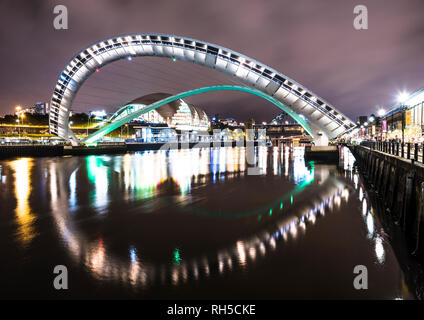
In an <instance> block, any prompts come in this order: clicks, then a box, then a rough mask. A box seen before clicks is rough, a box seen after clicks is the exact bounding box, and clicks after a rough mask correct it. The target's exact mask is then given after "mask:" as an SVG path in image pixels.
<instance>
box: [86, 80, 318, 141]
mask: <svg viewBox="0 0 424 320" xmlns="http://www.w3.org/2000/svg"><path fill="white" fill-rule="evenodd" d="M228 90H231V91H241V92H248V93H251V94H254V95H256V96H258V97H261V98H263V99H266V100H268V101H269V102H271V103H273V104H275V105H276V106H277V107H279V108H280V109H281V110H283V111H285V112H287V113H288V114H289V115H290V116H291V117H292V118H293V119H294V120H296V121H297V122H298V123H299V124H300V125H301V126H302V127H303V128H304V129H305V130H306V132H308V133H309V134H310V136H311V137H312V138H314V134H313V131H312V129H311V128H310V127H309V125H308V124H307V123H306V121H305V120H303V119H302V118H301V117H300V116H299V115H298V114H297V113H296V112H294V111H293V110H291V109H290V108H287V107H286V106H285V105H284V104H283V103H282V102H281V101H278V100H277V99H275V98H273V97H271V96H269V95H267V94H266V93H263V92H262V91H259V90H256V89H252V88H249V87H241V86H228V85H223V86H210V87H203V88H199V89H194V90H189V91H185V92H181V93H178V94H176V95H173V96H170V97H167V98H165V99H162V100H159V101H156V102H155V103H152V104H150V105H148V106H146V107H145V108H142V109H139V110H137V111H134V112H132V113H130V114H128V115H126V116H124V117H122V118H120V119H119V120H118V121H115V122H112V123H111V124H108V125H107V126H105V127H103V128H101V129H99V130H97V131H96V132H94V133H93V134H91V135H90V136H88V137H87V138H86V139H85V140H84V143H94V142H96V141H97V140H98V139H100V138H101V137H103V136H104V135H106V134H108V133H109V132H112V131H113V130H115V129H117V128H119V127H120V126H122V125H123V124H125V123H127V122H129V121H131V120H133V119H135V118H138V117H139V116H140V115H142V114H143V113H147V112H149V111H152V110H154V109H157V108H159V107H160V106H163V105H165V104H168V103H170V102H172V101H175V100H179V99H183V98H186V97H189V96H193V95H196V94H200V93H205V92H211V91H228ZM123 108H125V107H123ZM121 109H122V108H121Z"/></svg>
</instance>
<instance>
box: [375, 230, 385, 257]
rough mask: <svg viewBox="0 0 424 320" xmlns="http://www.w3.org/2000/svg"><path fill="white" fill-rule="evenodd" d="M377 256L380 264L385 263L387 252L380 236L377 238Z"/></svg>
mask: <svg viewBox="0 0 424 320" xmlns="http://www.w3.org/2000/svg"><path fill="white" fill-rule="evenodd" d="M375 256H376V258H377V260H378V262H379V263H380V264H383V263H384V260H385V256H386V252H385V251H384V246H383V241H382V239H381V237H380V236H377V237H376V238H375Z"/></svg>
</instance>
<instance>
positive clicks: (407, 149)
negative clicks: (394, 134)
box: [361, 141, 424, 164]
mask: <svg viewBox="0 0 424 320" xmlns="http://www.w3.org/2000/svg"><path fill="white" fill-rule="evenodd" d="M361 145H362V146H364V147H368V148H370V149H371V150H377V151H381V152H384V153H388V154H391V155H394V156H396V157H401V158H404V159H407V160H411V161H413V162H414V161H417V162H421V163H423V164H424V156H423V152H424V143H413V142H405V143H403V142H391V141H362V142H361Z"/></svg>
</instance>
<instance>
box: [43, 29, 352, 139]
mask: <svg viewBox="0 0 424 320" xmlns="http://www.w3.org/2000/svg"><path fill="white" fill-rule="evenodd" d="M130 56H131V57H135V56H156V57H165V58H171V59H175V60H176V59H178V60H182V61H189V62H193V63H196V64H199V65H203V66H205V67H209V68H212V69H216V70H218V71H221V72H224V73H226V74H229V75H231V76H234V77H236V78H237V79H238V80H240V81H241V82H243V83H244V84H246V86H247V87H249V88H250V89H252V90H253V89H256V90H258V91H260V92H262V93H263V94H266V95H268V96H269V97H272V98H273V99H275V100H278V101H280V102H281V103H282V104H283V105H284V106H286V107H287V109H290V110H291V111H292V112H291V113H296V114H302V115H303V116H304V117H305V118H306V119H307V120H308V124H309V126H310V128H311V130H312V132H313V136H314V138H315V139H314V140H315V143H316V144H317V145H326V144H328V140H329V139H332V138H335V137H337V136H339V135H341V134H343V133H345V132H347V131H349V130H351V129H352V128H354V127H355V126H356V125H355V123H354V122H353V121H352V120H350V119H349V118H348V117H347V116H345V115H343V114H342V113H341V112H340V111H338V110H336V108H334V107H333V106H331V105H330V104H329V103H328V102H326V101H325V100H324V99H322V98H320V97H319V96H318V95H316V94H314V93H313V92H311V91H310V90H308V89H307V88H305V87H304V86H302V85H300V84H299V83H297V82H295V81H294V80H292V79H290V78H288V77H287V76H285V75H283V74H281V73H279V72H277V71H276V70H274V69H272V68H270V67H268V66H266V65H264V64H262V63H260V62H258V61H255V60H253V59H251V58H249V57H247V56H245V55H242V54H240V53H237V52H235V51H232V50H230V49H227V48H224V47H221V46H218V45H215V44H211V43H207V42H203V41H199V40H196V39H191V38H186V37H180V36H174V35H168V34H131V35H125V36H118V37H113V38H109V39H105V40H102V41H100V42H97V43H95V44H93V45H91V46H89V47H87V48H86V49H84V50H82V51H81V52H79V53H78V54H77V55H75V56H74V57H73V58H72V59H71V61H70V62H69V63H68V64H67V65H66V67H65V68H64V70H63V71H62V72H61V74H60V75H59V78H58V80H57V83H56V85H55V88H54V92H53V95H52V99H51V104H50V106H51V107H50V118H49V126H50V132H51V133H52V134H55V135H57V136H59V137H61V138H64V139H69V140H71V141H73V142H74V143H77V139H76V137H75V135H74V134H73V133H72V131H71V130H70V128H69V114H70V110H71V106H72V102H73V100H74V98H75V96H76V94H77V92H78V90H79V88H80V87H81V86H82V85H83V83H84V82H85V80H86V79H87V78H88V77H89V76H90V75H91V74H92V73H94V72H95V71H96V70H98V69H100V68H101V67H103V66H104V65H107V64H109V63H111V62H113V61H116V60H120V59H124V58H127V57H130ZM296 120H297V119H296Z"/></svg>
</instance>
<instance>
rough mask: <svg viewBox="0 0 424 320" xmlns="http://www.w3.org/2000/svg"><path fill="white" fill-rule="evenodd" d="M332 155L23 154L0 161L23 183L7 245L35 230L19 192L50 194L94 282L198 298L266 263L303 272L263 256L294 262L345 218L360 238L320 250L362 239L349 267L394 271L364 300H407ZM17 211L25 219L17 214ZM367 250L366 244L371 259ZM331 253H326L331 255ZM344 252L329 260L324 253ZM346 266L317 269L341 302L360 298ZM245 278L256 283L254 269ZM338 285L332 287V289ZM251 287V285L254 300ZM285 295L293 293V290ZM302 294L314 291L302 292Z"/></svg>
mask: <svg viewBox="0 0 424 320" xmlns="http://www.w3.org/2000/svg"><path fill="white" fill-rule="evenodd" d="M341 152H342V157H341V163H340V165H339V167H336V166H331V165H320V164H315V163H313V162H310V163H305V161H304V159H303V149H302V148H295V149H290V148H287V147H284V148H281V149H279V148H265V147H259V148H256V159H257V165H258V166H259V167H260V168H261V169H262V170H261V172H262V174H261V175H259V176H248V175H247V168H248V165H247V163H246V150H245V149H244V148H229V147H228V148H215V149H214V148H211V149H209V148H205V149H191V150H170V151H155V152H143V153H135V154H126V155H123V156H88V157H69V158H56V159H54V158H46V159H42V160H37V161H36V162H35V163H34V160H31V159H21V160H17V161H20V162H16V161H15V162H10V163H5V164H3V165H4V166H5V167H8V166H9V167H10V170H11V172H13V170H15V171H16V174H17V175H16V176H15V186H16V188H21V189H22V190H23V191H22V193H18V192H16V195H17V196H16V198H17V207H16V217H17V220H16V221H17V229H18V231H17V233H16V239H17V242H19V243H20V245H21V246H22V247H23V246H25V247H28V246H30V244H31V241H33V242H34V241H36V240H37V237H42V236H43V233H42V232H40V230H37V225H36V224H35V223H34V221H35V217H36V215H37V210H35V211H34V209H33V208H31V206H33V207H39V205H37V206H35V205H34V203H31V202H30V201H29V195H28V192H30V191H32V192H35V191H34V190H37V191H36V192H37V193H38V194H39V195H40V196H44V197H46V195H49V196H48V198H49V203H48V204H46V203H43V205H42V206H44V209H46V210H47V211H49V212H51V217H52V222H53V223H54V225H55V226H56V230H57V234H58V236H59V237H60V239H61V242H60V243H61V246H62V247H63V248H65V249H66V252H67V254H68V257H70V258H71V260H70V261H71V263H72V264H73V265H75V266H83V268H84V270H86V271H87V272H88V274H89V275H90V276H92V277H93V278H94V280H92V281H93V283H108V285H111V286H113V283H116V284H119V286H123V287H126V288H132V290H135V291H136V292H139V293H140V292H141V294H142V295H143V296H146V297H149V296H157V297H167V296H168V293H167V290H166V289H167V288H175V290H176V291H175V292H179V291H178V288H181V290H182V292H184V290H189V292H190V290H194V289H192V288H193V286H195V288H197V289H196V290H195V291H191V293H190V294H186V296H187V297H196V296H208V294H206V293H202V289H201V287H202V285H203V284H205V286H206V287H210V284H209V283H210V281H212V282H214V281H217V283H221V284H222V279H227V280H228V279H230V280H231V279H232V278H236V279H237V280H236V281H235V283H239V282H240V281H241V280H239V277H240V276H241V277H243V276H245V277H246V278H245V281H249V280H250V279H249V277H250V275H251V274H252V273H253V274H254V273H255V270H257V269H258V268H265V269H267V268H270V269H271V270H273V272H275V273H276V274H275V277H277V278H278V277H279V276H281V278H282V279H284V278H290V277H303V276H304V274H302V273H301V271H300V270H303V272H304V271H305V270H307V268H306V266H301V265H300V266H298V267H299V273H296V271H293V268H294V269H296V266H291V267H290V268H289V269H288V270H287V272H291V273H293V272H294V274H283V275H278V272H279V270H278V269H273V268H274V267H273V266H272V265H270V261H275V259H277V258H278V257H279V258H278V259H282V260H284V258H285V257H284V254H285V252H286V254H287V257H294V256H293V254H292V253H290V252H291V251H292V250H296V248H298V249H299V250H302V248H304V247H305V245H304V244H303V242H305V243H310V242H311V241H316V240H319V239H321V238H320V237H322V235H318V233H323V232H330V231H329V229H328V228H329V227H328V226H326V225H325V220H326V219H327V216H329V217H331V216H332V218H331V219H333V220H335V221H339V222H338V223H340V221H342V220H346V219H347V220H348V222H347V224H349V223H352V228H355V227H356V228H358V230H354V231H353V232H352V234H353V235H354V236H356V235H357V238H358V239H360V240H358V239H349V238H347V236H346V238H344V235H342V234H341V233H340V232H334V234H335V235H336V236H339V237H340V238H339V239H338V238H334V239H328V238H325V237H324V238H323V240H322V241H323V243H322V246H326V245H330V246H335V248H337V247H338V246H343V245H345V246H346V248H347V249H352V248H354V247H355V246H356V245H357V246H358V250H359V251H360V250H361V249H363V248H364V245H366V246H367V248H366V250H365V251H366V252H365V253H364V255H363V256H361V254H359V253H358V252H347V253H346V257H348V258H347V259H351V256H357V260H355V261H357V263H356V264H366V262H369V264H370V265H369V268H372V270H370V274H373V272H374V269H375V270H379V268H380V269H387V270H386V271H385V272H383V273H382V275H381V276H378V277H379V278H380V277H382V278H385V277H387V276H388V275H390V276H392V275H393V274H396V277H395V279H392V281H386V282H390V284H387V285H388V286H391V287H390V289H389V290H386V291H387V292H386V291H384V290H385V289H387V288H382V290H380V289H378V288H377V289H376V288H374V290H375V292H374V293H372V295H371V297H373V298H375V297H388V298H410V297H412V295H411V294H410V293H409V289H408V287H407V286H406V284H405V282H404V279H403V275H402V271H401V268H400V267H399V264H398V261H397V259H396V257H395V255H394V253H393V250H392V249H391V246H390V244H389V243H388V241H387V235H386V234H385V233H384V231H383V229H382V227H381V225H380V223H379V221H378V219H377V217H376V215H375V213H374V212H373V209H372V208H371V206H370V204H369V202H368V200H367V196H366V192H365V190H364V188H363V186H362V184H361V182H360V179H359V176H358V174H357V173H356V172H355V170H353V162H354V159H353V157H352V155H351V154H350V152H349V151H348V150H347V149H342V150H341ZM24 164H25V165H24ZM34 167H37V169H36V171H35V172H34ZM18 169H19V170H18ZM4 172H7V170H4ZM18 172H19V173H18ZM21 175H26V176H27V177H31V178H30V179H28V180H37V177H36V176H37V175H38V176H43V177H45V178H47V180H46V182H45V184H46V185H45V186H44V187H45V188H41V189H37V188H34V187H33V188H31V187H30V186H28V185H25V184H23V183H22V181H21V180H22V179H21V178H19V177H20V176H21ZM8 184H10V181H8ZM25 190H27V191H28V192H26V191H25ZM352 197H354V198H352ZM358 204H359V205H358ZM352 206H353V207H355V208H356V207H357V206H358V207H360V208H359V209H358V210H356V209H352ZM25 208H26V209H25ZM23 211H25V212H23ZM358 211H359V212H358ZM357 212H358V213H359V214H360V215H361V217H362V218H361V219H362V221H363V226H361V227H360V228H359V227H358V226H355V224H354V223H353V222H352V221H353V220H354V218H352V217H350V216H353V215H355V214H356V213H357ZM26 215H27V217H28V218H27V219H23V218H22V217H25V216H26ZM358 216H359V215H358ZM350 220H352V221H350ZM321 221H322V223H321ZM320 224H322V227H320V226H319V225H320ZM342 224H343V223H342ZM332 228H333V229H334V225H333V227H332ZM43 230H44V229H43ZM333 231H334V230H333ZM333 231H332V232H333ZM44 232H45V231H44ZM309 232H310V233H311V235H308V233H309ZM341 232H344V231H343V230H342V231H341ZM364 232H365V233H366V235H365V238H366V239H363V238H364V237H363V233H364ZM39 234H40V235H39ZM348 236H349V237H350V236H351V235H348ZM311 239H313V240H311ZM350 241H352V242H354V243H352V244H351V243H350ZM355 241H356V242H357V244H356V243H355ZM347 243H349V244H347ZM317 245H318V244H316V243H314V244H313V245H311V247H314V246H317ZM302 246H303V247H302ZM368 247H369V248H370V249H371V251H372V254H371V255H369V256H368V253H369V251H370V250H369V248H368ZM307 250H308V251H307V252H303V251H299V252H298V255H297V256H295V257H296V259H299V261H301V260H302V259H305V261H310V260H309V259H308V258H304V257H303V258H302V256H306V255H313V254H314V253H313V252H311V249H307ZM312 251H313V250H312ZM337 252H339V250H337V249H335V251H334V254H335V255H337ZM276 257H277V258H276ZM346 257H337V256H332V257H331V256H330V260H331V259H333V260H337V259H339V258H340V259H344V258H346ZM326 258H328V257H317V259H315V260H314V261H315V262H316V265H315V264H314V265H311V266H309V267H310V268H316V267H317V266H318V265H319V264H320V265H325V264H326V263H328V264H329V265H330V267H328V270H330V271H331V270H333V272H334V270H335V269H334V268H335V266H337V265H338V264H340V268H343V263H342V262H337V261H327V260H325V259H326ZM52 261H53V260H52ZM51 263H54V262H51ZM281 263H282V262H281V261H280V262H278V265H279V266H281ZM58 264H59V263H58ZM283 264H284V263H283ZM287 264H289V262H287ZM379 266H380V267H379ZM353 267H354V265H352V266H351V268H350V269H349V270H344V271H343V270H340V273H346V275H343V276H339V277H337V276H336V277H335V280H331V278H332V276H333V275H334V274H331V273H329V274H323V275H322V277H323V278H328V279H329V280H328V281H329V282H330V284H331V283H332V282H337V281H339V280H340V279H347V280H346V283H345V284H344V285H345V286H346V289H344V290H343V291H342V292H339V294H340V296H339V297H361V296H360V295H359V293H357V292H355V290H353V287H352V286H351V283H352V281H353V274H352V270H353ZM71 271H72V270H71ZM251 277H252V278H253V280H252V282H253V283H256V286H258V284H257V282H258V281H259V279H255V277H257V275H256V276H255V275H253V276H251ZM220 279H221V280H220ZM276 281H277V282H279V283H280V282H281V280H276ZM301 281H302V280H300V282H301ZM283 283H284V281H283ZM381 283H384V280H381ZM330 284H328V286H329V285H330ZM339 285H340V284H334V286H335V287H336V288H337V287H338V286H339ZM326 286H327V285H324V286H323V287H324V288H326ZM223 287H225V286H222V285H221V288H223ZM303 287H307V285H306V284H304V285H303ZM184 288H185V289H184ZM187 288H191V289H187ZM199 288H200V289H199ZM292 289H293V288H291V289H290V290H292ZM321 289H322V288H321ZM115 290H117V289H116V288H115V289H114V291H115ZM126 290H127V289H126ZM255 290H256V289H254V288H253V289H252V290H251V296H252V297H254V296H255V295H254V294H252V292H254V291H255ZM280 290H282V291H284V288H280ZM262 291H263V290H262V289H261V292H262ZM270 291H272V292H273V293H274V294H275V297H276V298H279V297H280V296H282V297H286V296H287V297H290V294H291V293H290V292H284V294H282V295H280V293H279V292H278V290H277V289H275V288H274V289H272V290H270ZM324 291H325V290H324ZM151 292H155V293H154V294H150V293H151ZM329 292H332V290H330V291H329ZM329 292H324V297H333V296H332V294H333V295H334V297H338V295H337V292H335V293H334V292H332V293H331V294H330V293H329ZM125 294H128V292H127V291H125ZM222 294H224V296H225V293H222ZM81 295H82V296H84V294H81ZM292 295H294V297H302V295H300V296H299V293H293V294H292ZM74 296H79V293H78V292H77V293H74ZM170 296H171V297H172V294H171V295H170ZM175 296H178V295H177V294H176V293H175ZM211 296H213V294H211ZM246 296H247V297H249V293H248V292H246ZM304 296H305V297H311V296H315V293H314V291H313V290H312V291H311V292H310V293H307V292H306V293H305V294H304ZM216 297H220V295H219V294H216ZM316 297H318V296H316ZM365 297H366V296H365Z"/></svg>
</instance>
